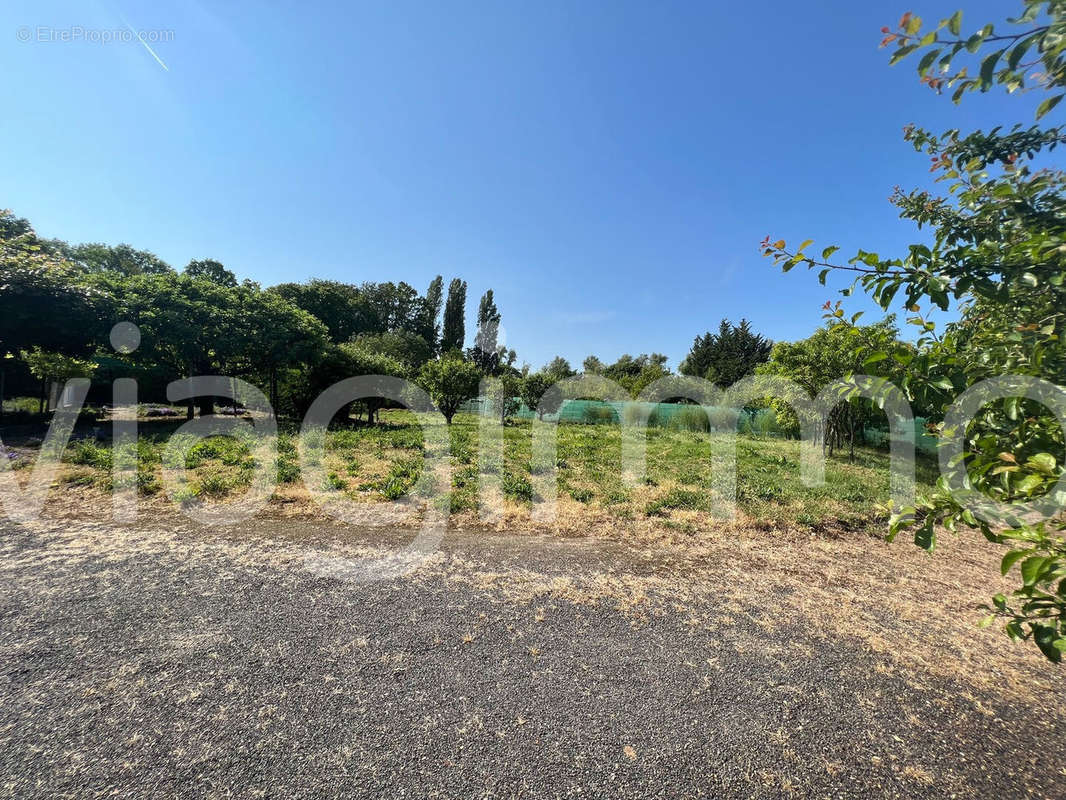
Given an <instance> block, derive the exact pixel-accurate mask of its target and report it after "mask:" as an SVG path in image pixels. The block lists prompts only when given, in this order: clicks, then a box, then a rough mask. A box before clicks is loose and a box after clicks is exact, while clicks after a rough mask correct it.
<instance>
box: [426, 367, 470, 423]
mask: <svg viewBox="0 0 1066 800" xmlns="http://www.w3.org/2000/svg"><path fill="white" fill-rule="evenodd" d="M480 380H481V370H479V369H478V368H477V365H476V364H471V363H470V362H469V361H463V360H462V359H460V358H455V357H449V356H445V357H443V358H441V359H439V360H436V361H429V362H427V363H426V364H424V365H423V366H422V369H421V371H420V372H419V373H418V383H419V385H421V386H422V388H423V389H425V390H426V391H427V392H428V393H429V396H430V397H431V398H433V402H434V403H436V405H437V408H439V409H440V413H441V414H443V415H444V420H445V422H447V423H448V424H449V425H451V424H452V417H454V416H455V412H456V411H458V410H459V406H461V405H462V404H463V403H465V402H466V401H467V400H470V399H472V398H474V397H477V393H478V383H479V382H480Z"/></svg>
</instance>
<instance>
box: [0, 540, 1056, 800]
mask: <svg viewBox="0 0 1066 800" xmlns="http://www.w3.org/2000/svg"><path fill="white" fill-rule="evenodd" d="M343 541H344V542H345V544H344V545H343V546H342V545H338V543H337V535H336V532H335V531H331V530H329V529H328V528H325V527H322V526H317V527H316V526H313V525H310V524H308V525H306V526H304V527H302V528H299V527H298V526H294V525H292V524H288V523H284V524H283V523H277V522H275V523H262V524H258V523H257V527H256V534H255V535H254V536H253V535H249V534H239V533H238V534H231V535H226V536H224V535H221V534H217V533H212V532H206V531H196V530H192V529H182V528H181V526H178V525H167V526H160V527H158V528H152V527H144V528H142V529H140V530H139V531H137V532H129V531H124V530H119V529H111V528H108V527H106V526H102V525H84V526H75V525H74V524H68V525H53V526H52V527H49V528H45V529H37V530H34V531H30V530H27V529H24V528H17V527H14V526H12V525H10V524H5V527H3V528H0V543H2V544H0V555H2V564H0V570H2V575H0V579H2V582H0V619H2V631H0V637H2V638H0V643H2V651H0V652H2V654H3V655H2V662H0V680H2V684H3V685H2V686H0V792H2V793H3V795H4V796H8V797H17V798H30V797H56V796H61V797H68V796H69V797H98V796H108V797H112V796H116V797H175V796H178V795H181V796H183V797H199V796H204V797H230V796H236V797H279V798H287V797H390V798H392V797H427V796H428V797H455V798H477V797H500V798H520V797H521V798H537V797H574V796H582V797H596V798H599V797H604V798H606V797H610V798H621V797H704V796H710V797H720V796H745V797H746V796H765V797H780V796H787V795H793V796H797V797H856V798H866V797H871V796H892V797H925V796H927V797H945V796H959V797H977V796H980V797H996V798H1005V797H1019V796H1034V797H1048V798H1051V797H1059V798H1061V797H1063V796H1066V773H1064V771H1063V770H1064V765H1066V762H1064V761H1063V757H1062V753H1063V744H1064V742H1066V736H1064V735H1063V733H1062V731H1063V730H1064V729H1063V727H1062V723H1061V721H1059V722H1056V721H1055V720H1053V719H1051V718H1050V717H1049V716H1048V714H1047V711H1046V709H1042V708H1039V707H1035V706H1032V705H1027V704H1022V703H1018V702H1011V701H1007V700H1001V699H997V697H996V696H991V695H989V694H988V693H979V692H975V691H974V690H973V688H972V687H970V686H968V685H967V684H965V683H963V682H957V683H955V682H950V681H947V680H944V679H937V678H933V677H931V676H929V675H923V674H919V673H913V672H907V671H906V670H903V669H898V668H892V667H891V666H887V667H886V666H885V662H884V660H883V659H881V658H879V657H878V656H876V655H875V654H873V653H870V652H867V651H865V650H864V649H863V648H862V647H861V646H860V644H859V643H857V642H855V641H852V640H848V639H841V640H839V641H827V640H825V639H824V638H819V637H815V636H813V635H812V634H810V633H809V632H808V631H807V629H806V626H804V624H803V623H802V620H800V619H794V618H791V617H787V616H784V613H782V616H783V618H782V619H781V620H780V624H779V625H777V626H773V627H772V629H767V626H765V625H757V624H755V623H754V622H753V620H752V619H751V618H748V617H746V616H745V615H744V614H737V613H732V614H730V615H729V616H728V617H722V616H721V614H720V609H717V608H715V607H714V605H715V603H714V601H713V599H709V598H708V596H707V595H706V594H698V595H691V596H689V595H687V594H685V593H684V592H682V593H680V594H679V595H678V597H681V596H685V597H686V598H687V599H685V600H684V602H680V601H678V600H677V598H674V599H669V598H667V599H660V601H656V602H652V601H651V600H645V601H643V602H636V601H635V600H634V597H633V595H632V593H629V594H628V595H627V594H626V592H624V591H622V590H621V589H622V588H625V587H626V586H628V585H629V584H628V583H627V581H629V579H630V578H633V577H634V576H635V575H636V573H637V572H638V567H636V566H634V565H633V564H632V563H631V562H630V561H628V560H627V558H626V556H625V553H624V552H620V551H618V550H617V549H614V550H612V549H609V548H606V547H605V546H599V545H594V544H589V543H583V542H573V541H553V540H548V539H534V538H529V537H521V536H517V537H505V536H493V537H487V536H475V535H467V536H460V535H453V536H450V537H449V538H448V539H446V541H445V546H444V548H443V553H442V554H441V555H440V556H439V557H438V558H437V560H436V561H435V562H434V563H433V564H432V565H430V566H429V567H427V568H425V569H423V570H420V571H419V572H417V573H415V574H414V575H412V576H407V577H403V578H396V579H392V580H388V581H384V582H378V583H373V584H355V583H348V582H345V581H343V580H337V579H335V578H327V577H320V576H318V575H316V574H314V572H312V571H310V570H308V569H307V567H306V564H307V562H306V560H305V555H306V554H307V552H308V551H309V550H310V551H313V552H317V553H322V554H324V556H323V557H326V558H333V557H336V556H337V554H338V553H340V554H343V555H344V556H345V557H347V558H352V559H355V560H358V559H359V558H363V557H366V556H368V555H372V554H373V553H374V552H375V548H378V547H381V546H384V544H387V542H382V541H380V537H371V536H369V535H362V534H358V533H353V532H351V531H347V532H345V533H344V536H343ZM489 568H491V570H490V569H489ZM597 587H598V588H597ZM620 587H621V588H620ZM710 597H711V598H713V592H712V593H711V595H710ZM637 599H638V600H639V599H640V598H637ZM767 602H768V603H773V602H776V601H774V600H773V598H768V600H767ZM708 619H717V620H719V623H718V624H714V625H711V624H707V623H706V620H708ZM723 619H728V620H730V622H729V624H725V623H723V622H721V620H723ZM1061 700H1062V698H1061V696H1059V697H1058V698H1049V704H1050V705H1051V706H1056V705H1058V704H1060V703H1061Z"/></svg>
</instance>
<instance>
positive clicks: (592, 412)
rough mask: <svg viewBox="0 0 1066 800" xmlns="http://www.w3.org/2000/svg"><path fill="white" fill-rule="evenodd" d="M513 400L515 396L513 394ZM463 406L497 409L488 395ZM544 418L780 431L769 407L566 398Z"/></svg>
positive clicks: (525, 414)
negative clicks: (748, 408) (739, 407)
mask: <svg viewBox="0 0 1066 800" xmlns="http://www.w3.org/2000/svg"><path fill="white" fill-rule="evenodd" d="M516 400H517V398H516ZM462 408H463V410H464V411H468V412H470V413H473V414H484V415H494V414H498V413H499V411H498V409H497V407H496V404H495V403H494V402H493V401H492V400H490V399H488V398H478V399H476V400H470V401H468V402H467V403H464V404H463V407H462ZM512 416H515V417H518V418H520V419H533V418H534V417H535V416H536V413H535V412H534V411H533V410H531V409H530V408H529V407H528V406H527V405H526V404H525V403H520V404H519V407H518V411H517V412H515V413H514V414H513V415H512ZM544 419H545V420H549V421H552V422H564V423H573V424H584V425H607V424H618V423H619V422H621V421H623V420H624V421H625V422H627V423H636V422H639V421H646V424H647V425H649V426H651V427H659V428H674V429H678V430H692V431H709V432H723V431H727V430H729V429H730V427H733V426H735V427H736V429H737V430H739V431H741V432H742V433H759V434H765V435H769V436H779V435H782V434H781V431H780V428H779V426H778V424H777V415H776V414H775V413H774V411H773V409H770V408H760V409H758V410H754V411H741V412H739V414H738V412H737V411H736V410H735V409H732V408H727V407H724V406H697V405H691V404H684V403H640V402H636V401H632V400H631V401H624V402H623V401H602V400H567V401H566V402H565V404H564V405H563V406H562V408H560V409H559V411H558V412H556V413H554V414H545V415H544Z"/></svg>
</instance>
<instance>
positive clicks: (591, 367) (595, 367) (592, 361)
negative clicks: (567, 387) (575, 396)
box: [581, 356, 607, 375]
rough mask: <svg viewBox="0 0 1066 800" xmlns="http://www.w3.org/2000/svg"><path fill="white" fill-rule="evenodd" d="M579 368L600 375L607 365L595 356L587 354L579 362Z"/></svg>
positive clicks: (587, 372)
mask: <svg viewBox="0 0 1066 800" xmlns="http://www.w3.org/2000/svg"><path fill="white" fill-rule="evenodd" d="M581 369H582V370H583V371H584V372H585V373H586V374H588V375H602V374H603V371H604V370H605V369H607V365H606V364H604V363H603V362H602V361H600V360H599V359H598V358H597V357H596V356H588V357H587V358H586V359H585V360H584V361H582V362H581Z"/></svg>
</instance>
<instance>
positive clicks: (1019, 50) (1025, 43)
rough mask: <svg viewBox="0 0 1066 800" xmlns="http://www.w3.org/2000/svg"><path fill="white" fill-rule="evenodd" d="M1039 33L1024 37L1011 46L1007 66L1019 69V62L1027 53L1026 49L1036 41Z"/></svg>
mask: <svg viewBox="0 0 1066 800" xmlns="http://www.w3.org/2000/svg"><path fill="white" fill-rule="evenodd" d="M1036 39H1037V35H1034V36H1030V37H1028V38H1026V39H1022V40H1021V41H1020V42H1018V44H1016V45H1014V47H1012V48H1011V51H1010V55H1008V56H1007V66H1008V67H1010V68H1011V69H1017V67H1018V64H1020V63H1021V61H1022V56H1024V55H1025V51H1026V50H1028V49H1029V46H1030V45H1032V43H1033V42H1034V41H1036Z"/></svg>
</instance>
